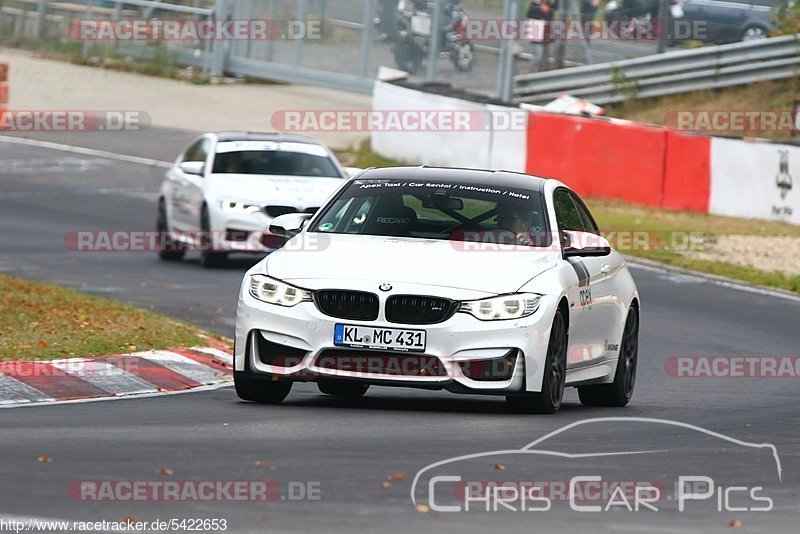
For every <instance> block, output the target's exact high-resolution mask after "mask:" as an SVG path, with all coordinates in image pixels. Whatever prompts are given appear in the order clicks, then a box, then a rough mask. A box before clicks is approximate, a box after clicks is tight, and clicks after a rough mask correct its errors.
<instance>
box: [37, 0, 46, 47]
mask: <svg viewBox="0 0 800 534" xmlns="http://www.w3.org/2000/svg"><path fill="white" fill-rule="evenodd" d="M36 16H37V22H36V37H37V38H39V39H41V38H42V37H44V30H45V26H46V23H47V20H46V17H47V6H46V4H45V0H39V2H38V3H37V4H36Z"/></svg>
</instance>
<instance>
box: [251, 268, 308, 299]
mask: <svg viewBox="0 0 800 534" xmlns="http://www.w3.org/2000/svg"><path fill="white" fill-rule="evenodd" d="M250 295H252V296H253V298H256V299H258V300H260V301H263V302H268V303H269V304H277V305H278V306H295V305H296V304H299V303H301V302H308V301H310V300H311V291H309V290H307V289H302V288H299V287H295V286H293V285H290V284H287V283H286V282H281V281H280V280H276V279H275V278H271V277H269V276H267V275H264V274H254V275H252V276H251V277H250Z"/></svg>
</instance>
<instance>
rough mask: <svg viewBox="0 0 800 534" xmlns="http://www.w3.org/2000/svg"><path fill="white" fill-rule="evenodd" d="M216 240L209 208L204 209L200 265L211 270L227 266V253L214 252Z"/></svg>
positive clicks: (201, 227) (201, 220) (201, 223)
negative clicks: (212, 230)
mask: <svg viewBox="0 0 800 534" xmlns="http://www.w3.org/2000/svg"><path fill="white" fill-rule="evenodd" d="M215 243H216V240H215V239H214V235H213V233H212V232H211V219H210V217H209V215H208V208H206V207H203V213H202V214H201V215H200V245H201V251H200V265H202V266H203V267H205V268H207V269H210V268H213V267H221V266H222V265H225V261H226V260H227V259H228V255H227V254H226V253H225V252H214V246H215Z"/></svg>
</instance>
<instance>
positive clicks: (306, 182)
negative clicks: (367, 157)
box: [205, 174, 344, 209]
mask: <svg viewBox="0 0 800 534" xmlns="http://www.w3.org/2000/svg"><path fill="white" fill-rule="evenodd" d="M343 180H344V178H322V177H319V176H311V177H304V176H280V175H278V176H271V175H263V174H211V175H209V176H208V177H207V178H206V182H205V187H206V193H207V194H209V195H210V196H212V197H214V198H217V199H219V200H223V199H226V198H230V199H235V200H248V201H251V202H256V203H259V204H262V205H266V204H280V205H288V206H296V207H298V208H303V209H305V208H308V207H319V206H321V205H322V203H323V202H324V201H325V200H326V199H327V198H328V197H329V196H330V195H331V193H333V191H334V190H335V189H336V188H337V187H339V186H340V185H341V184H342V182H343Z"/></svg>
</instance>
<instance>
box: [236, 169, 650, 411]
mask: <svg viewBox="0 0 800 534" xmlns="http://www.w3.org/2000/svg"><path fill="white" fill-rule="evenodd" d="M271 231H273V232H276V233H279V234H282V235H284V236H286V237H291V239H290V240H289V241H288V242H287V244H286V246H285V247H284V248H282V249H281V250H279V251H277V252H274V253H272V254H270V255H269V256H268V257H267V258H265V259H264V260H263V261H261V262H260V263H258V264H257V265H256V266H254V267H253V268H252V269H250V270H249V271H248V272H247V273H246V274H245V277H244V281H243V283H242V287H241V292H240V295H239V305H238V311H237V318H236V339H235V349H234V353H235V370H234V379H235V383H236V392H237V393H238V395H239V397H241V398H242V399H245V400H249V401H254V402H263V403H278V402H281V401H282V400H283V399H284V398H285V397H286V396H287V395H288V393H289V390H290V389H291V387H292V384H293V383H294V382H296V381H314V382H317V384H318V387H319V389H320V390H321V391H322V392H323V393H326V394H331V395H339V396H351V397H352V396H360V395H363V394H364V393H366V391H367V389H368V388H369V387H370V386H371V385H377V386H406V387H418V388H426V389H447V390H449V391H452V392H457V393H473V394H474V393H483V394H488V395H504V396H505V397H506V400H507V402H508V404H509V405H510V406H511V407H512V408H513V409H516V410H520V411H527V412H536V413H552V412H555V411H556V410H558V409H559V407H560V405H561V401H562V397H563V394H564V388H565V386H574V387H577V388H578V392H579V396H580V400H581V402H582V403H583V404H586V405H593V406H624V405H625V404H627V403H628V401H629V400H630V398H631V395H632V394H633V388H634V382H635V378H636V364H637V358H638V331H639V310H640V304H639V295H638V292H637V289H636V285H635V283H634V281H633V279H632V277H631V274H630V273H629V272H628V269H627V267H626V265H625V260H624V258H623V257H622V256H621V255H620V254H619V253H617V252H616V251H614V250H612V248H611V246H610V245H609V242H608V241H607V240H606V239H604V238H603V237H601V236H600V234H599V231H598V228H597V225H596V223H595V221H594V218H593V217H592V215H591V214H590V213H589V210H588V209H587V208H586V206H585V205H584V203H583V202H582V201H581V200H580V198H578V196H577V195H576V194H575V193H574V192H572V191H571V190H570V189H569V188H568V187H566V186H565V185H564V184H562V183H560V182H558V181H555V180H545V179H541V178H537V177H534V176H529V175H525V174H517V173H511V172H499V171H498V172H491V171H478V170H465V169H440V168H429V167H396V168H382V169H369V170H367V171H364V172H362V173H361V174H359V175H357V176H355V177H354V178H352V179H350V180H348V181H347V182H346V183H345V184H344V185H343V186H342V187H341V188H340V189H339V190H338V191H337V192H336V194H335V195H334V196H333V197H332V198H331V199H330V200H329V201H328V202H327V203H326V204H325V205H324V206H323V207H322V208H321V209H320V210H319V211H318V212H317V213H316V214H315V215H313V216H311V215H309V214H303V213H297V214H287V215H282V216H280V217H277V218H276V219H275V220H274V221H272V227H271Z"/></svg>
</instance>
